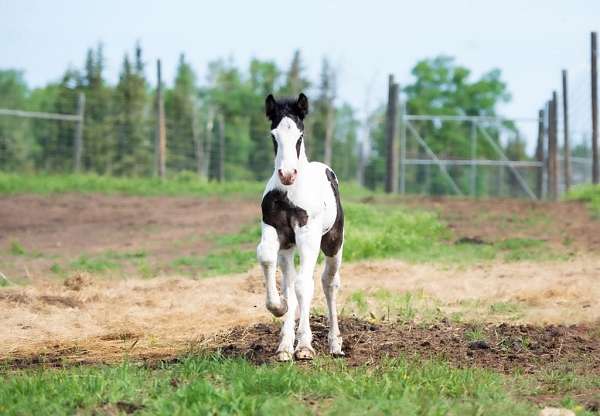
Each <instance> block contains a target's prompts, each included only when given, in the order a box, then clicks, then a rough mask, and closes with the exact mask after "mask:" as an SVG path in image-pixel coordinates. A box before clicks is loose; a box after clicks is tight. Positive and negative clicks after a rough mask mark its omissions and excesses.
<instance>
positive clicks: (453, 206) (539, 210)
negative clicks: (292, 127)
mask: <svg viewBox="0 0 600 416" xmlns="http://www.w3.org/2000/svg"><path fill="white" fill-rule="evenodd" d="M382 202H383V201H382ZM395 202H396V203H398V202H400V203H402V204H403V205H407V206H410V207H418V208H424V209H433V210H436V211H438V212H439V213H440V215H441V217H442V219H443V220H444V221H445V222H446V223H447V224H448V225H449V226H450V228H452V229H453V230H454V233H455V235H456V238H457V240H461V239H464V240H471V241H473V242H479V243H495V242H499V241H503V240H506V239H509V238H531V239H539V240H543V241H545V242H547V243H548V244H549V245H550V246H551V247H553V248H555V249H562V250H563V251H566V252H589V253H597V252H599V251H600V221H598V219H594V218H592V217H591V215H590V212H589V210H588V209H587V208H586V206H585V204H582V203H581V202H577V201H569V202H533V201H527V200H522V199H480V200H473V199H465V198H462V199H461V198H448V197H440V198H411V197H409V198H402V199H400V200H397V201H395Z"/></svg>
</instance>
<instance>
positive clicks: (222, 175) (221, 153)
mask: <svg viewBox="0 0 600 416" xmlns="http://www.w3.org/2000/svg"><path fill="white" fill-rule="evenodd" d="M218 123H219V126H218V127H219V172H218V174H219V175H218V177H217V180H218V181H219V182H222V181H223V180H225V120H224V119H223V114H219V116H218Z"/></svg>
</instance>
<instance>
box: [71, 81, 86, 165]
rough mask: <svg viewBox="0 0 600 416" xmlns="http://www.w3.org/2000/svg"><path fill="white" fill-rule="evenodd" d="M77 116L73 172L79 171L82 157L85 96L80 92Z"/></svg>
mask: <svg viewBox="0 0 600 416" xmlns="http://www.w3.org/2000/svg"><path fill="white" fill-rule="evenodd" d="M77 115H78V116H79V121H78V122H77V126H76V127H75V146H74V152H75V154H74V158H75V160H74V161H73V165H74V167H75V172H76V173H79V172H80V171H81V157H82V156H83V123H84V117H85V94H84V93H82V92H80V93H79V95H78V97H77Z"/></svg>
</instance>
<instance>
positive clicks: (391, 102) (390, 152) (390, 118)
mask: <svg viewBox="0 0 600 416" xmlns="http://www.w3.org/2000/svg"><path fill="white" fill-rule="evenodd" d="M397 115H398V84H396V83H395V82H394V76H393V75H391V74H390V76H389V81H388V104H387V112H386V117H385V118H386V120H385V121H386V128H385V136H386V149H387V158H386V162H387V166H386V178H385V192H387V193H395V192H397V191H398V155H397V152H396V149H397V146H396V136H397V134H396V133H397V131H396V130H397Z"/></svg>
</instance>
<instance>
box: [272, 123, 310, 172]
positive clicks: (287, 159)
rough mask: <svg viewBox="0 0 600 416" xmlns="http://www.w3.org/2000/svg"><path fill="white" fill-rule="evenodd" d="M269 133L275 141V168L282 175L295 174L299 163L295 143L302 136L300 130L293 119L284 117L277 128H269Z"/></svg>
mask: <svg viewBox="0 0 600 416" xmlns="http://www.w3.org/2000/svg"><path fill="white" fill-rule="evenodd" d="M271 134H273V138H274V139H275V140H276V141H277V155H276V156H275V170H276V171H278V172H279V171H280V172H281V174H283V175H284V176H295V175H296V173H297V172H298V165H299V163H298V159H299V157H298V152H297V151H296V143H297V142H298V139H300V136H302V130H300V129H299V128H298V126H297V125H296V123H295V122H294V120H292V119H291V118H289V117H284V118H283V119H281V121H280V122H279V125H278V126H277V128H275V129H273V130H271Z"/></svg>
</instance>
